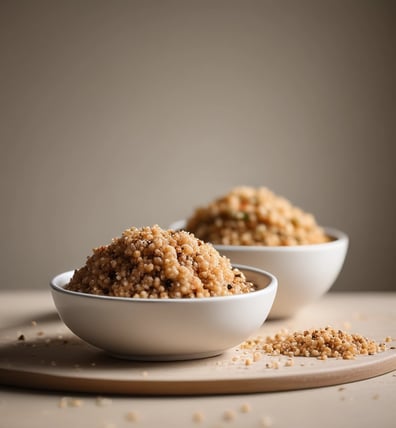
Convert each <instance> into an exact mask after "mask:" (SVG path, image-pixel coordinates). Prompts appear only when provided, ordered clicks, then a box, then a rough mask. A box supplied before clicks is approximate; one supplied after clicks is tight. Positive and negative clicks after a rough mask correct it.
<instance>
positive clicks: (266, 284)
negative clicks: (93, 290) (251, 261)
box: [50, 266, 277, 361]
mask: <svg viewBox="0 0 396 428" xmlns="http://www.w3.org/2000/svg"><path fill="white" fill-rule="evenodd" d="M235 267H238V268H239V269H240V270H241V271H242V272H243V273H244V274H245V275H246V278H247V280H248V281H251V282H253V283H254V284H255V285H256V287H257V291H253V292H251V293H245V294H238V295H232V296H225V297H204V298H194V299H190V298H185V299H134V298H124V297H109V296H97V295H92V294H84V293H79V292H74V291H69V290H66V289H65V288H64V287H65V286H66V285H67V284H68V282H69V280H70V278H71V276H72V275H73V271H70V272H65V273H62V274H60V275H58V276H56V277H55V278H53V279H52V281H51V282H50V286H51V292H52V297H53V300H54V303H55V306H56V308H57V310H58V313H59V315H60V317H61V318H62V320H63V322H64V323H65V324H66V325H67V326H68V327H69V328H70V330H72V331H73V332H74V333H75V334H76V335H77V336H79V337H80V338H81V339H83V340H85V341H86V342H88V343H90V344H91V345H94V346H96V347H98V348H101V349H103V350H105V351H107V352H108V353H110V354H112V355H113V356H116V357H121V358H128V359H134V360H151V361H169V360H188V359H195V358H203V357H210V356H214V355H218V354H221V353H222V352H224V351H225V350H226V349H229V348H232V347H233V346H236V345H238V344H239V343H241V342H243V341H244V340H245V339H247V338H248V337H249V336H250V335H251V334H253V333H254V332H255V331H256V330H257V329H258V328H259V327H260V326H261V325H262V324H263V322H264V321H265V319H266V318H267V316H268V313H269V311H270V309H271V306H272V304H273V302H274V299H275V294H276V290H277V280H276V278H275V277H274V276H272V275H271V274H269V273H267V272H264V271H262V270H260V269H255V268H250V267H245V266H235Z"/></svg>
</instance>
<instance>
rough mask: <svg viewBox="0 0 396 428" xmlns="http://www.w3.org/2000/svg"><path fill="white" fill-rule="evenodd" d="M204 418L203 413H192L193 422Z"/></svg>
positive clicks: (198, 421) (199, 421)
mask: <svg viewBox="0 0 396 428" xmlns="http://www.w3.org/2000/svg"><path fill="white" fill-rule="evenodd" d="M204 419H205V418H204V415H203V413H202V412H194V413H193V415H192V420H193V422H196V423H201V422H203V421H204Z"/></svg>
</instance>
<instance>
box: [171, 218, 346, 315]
mask: <svg viewBox="0 0 396 428" xmlns="http://www.w3.org/2000/svg"><path fill="white" fill-rule="evenodd" d="M185 225H186V222H185V220H179V221H176V222H174V223H172V224H171V225H170V228H171V229H175V230H178V229H183V228H184V227H185ZM324 229H325V232H326V233H327V235H329V236H330V237H332V238H334V240H333V241H331V242H326V243H323V244H312V245H296V246H279V247H273V246H243V245H214V247H215V248H216V249H217V250H218V251H219V252H220V253H221V254H222V255H225V256H226V257H228V258H229V259H230V260H231V263H233V264H234V263H237V264H243V265H247V266H254V267H257V268H259V269H263V270H265V271H267V272H271V273H272V274H273V275H275V276H276V278H277V279H278V292H277V295H276V299H275V302H274V304H273V306H272V309H271V312H270V314H269V317H270V318H286V317H290V316H293V315H294V314H295V313H296V312H298V311H299V310H300V309H301V308H303V307H304V306H307V305H309V304H311V303H313V302H314V301H315V300H317V299H318V298H319V297H321V296H322V295H324V294H325V293H326V292H327V291H329V289H330V288H331V286H332V285H333V284H334V282H335V280H336V279H337V277H338V275H339V274H340V272H341V269H342V267H343V264H344V261H345V257H346V254H347V250H348V245H349V239H348V236H347V235H346V234H345V233H344V232H341V231H339V230H337V229H334V228H329V227H325V228H324Z"/></svg>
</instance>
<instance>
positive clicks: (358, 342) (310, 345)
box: [241, 326, 386, 360]
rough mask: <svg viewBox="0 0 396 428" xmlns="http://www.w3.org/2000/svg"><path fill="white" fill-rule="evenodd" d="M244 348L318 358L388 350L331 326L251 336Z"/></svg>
mask: <svg viewBox="0 0 396 428" xmlns="http://www.w3.org/2000/svg"><path fill="white" fill-rule="evenodd" d="M241 348H242V349H251V350H255V351H257V350H260V351H263V352H264V353H266V354H269V355H287V356H289V357H316V358H318V359H321V360H325V359H327V358H342V359H345V360H351V359H354V358H355V357H356V356H358V355H374V354H377V353H378V352H383V351H385V349H386V346H385V343H380V344H378V343H377V342H375V341H374V340H371V339H367V338H366V337H363V336H361V335H360V334H356V333H352V334H351V333H347V332H344V331H342V330H337V329H334V328H332V327H330V326H328V327H325V328H319V329H310V330H304V331H296V332H293V333H289V332H287V331H281V332H279V333H276V334H275V335H274V336H273V337H270V336H267V337H266V338H257V339H249V340H247V341H245V342H244V343H242V344H241Z"/></svg>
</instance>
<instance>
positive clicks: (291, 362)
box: [285, 358, 294, 367]
mask: <svg viewBox="0 0 396 428" xmlns="http://www.w3.org/2000/svg"><path fill="white" fill-rule="evenodd" d="M292 366H294V360H293V359H292V358H289V359H288V360H287V361H286V362H285V367H292Z"/></svg>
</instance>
